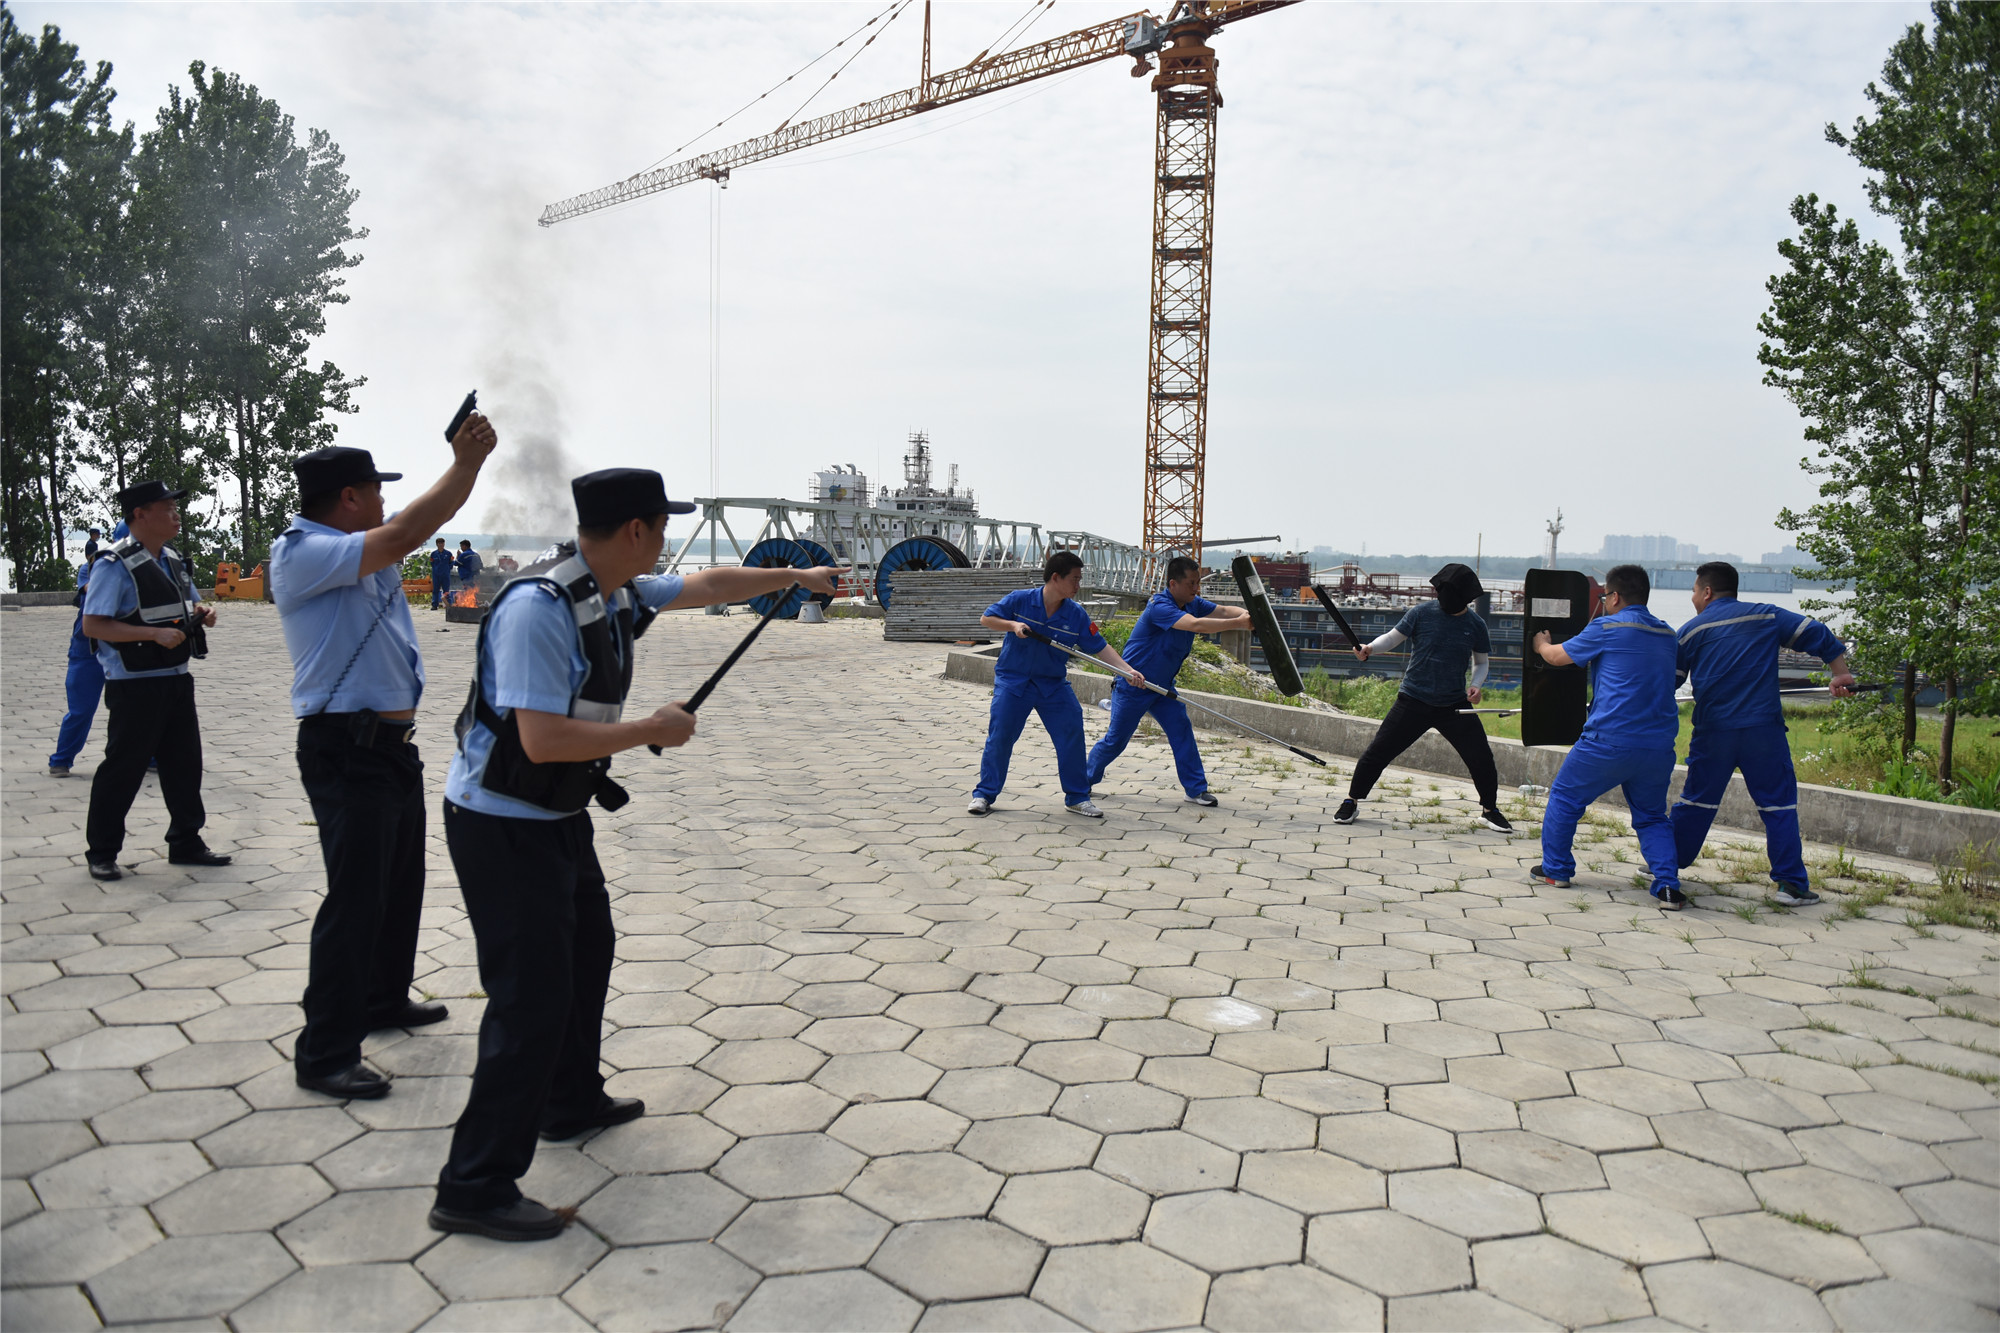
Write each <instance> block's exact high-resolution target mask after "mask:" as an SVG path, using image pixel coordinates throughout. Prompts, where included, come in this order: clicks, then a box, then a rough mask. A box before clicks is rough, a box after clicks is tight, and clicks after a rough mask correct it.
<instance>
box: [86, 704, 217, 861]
mask: <svg viewBox="0 0 2000 1333" xmlns="http://www.w3.org/2000/svg"><path fill="white" fill-rule="evenodd" d="M104 705H105V709H106V710H107V712H108V713H109V714H110V716H109V718H108V719H107V720H106V722H105V724H104V762H103V763H101V764H99V765H98V766H97V773H96V775H95V776H93V777H92V778H91V780H90V818H89V822H88V823H87V824H86V825H85V829H84V847H85V848H86V852H87V855H88V857H89V859H90V860H92V861H99V862H102V861H110V860H115V859H116V858H117V856H118V853H120V852H122V851H124V850H125V816H126V815H128V814H130V813H131V812H132V802H133V800H134V799H135V798H136V797H137V796H138V795H139V788H140V787H141V786H142V785H143V784H144V783H145V781H146V766H147V765H148V764H150V763H152V762H153V760H154V759H156V758H157V759H158V760H159V761H160V795H161V796H162V797H164V798H165V800H166V802H167V817H168V823H167V847H168V848H169V850H174V849H178V850H183V851H196V850H199V849H200V848H201V847H202V846H203V845H204V844H203V843H202V840H201V826H202V825H203V824H206V823H207V822H208V812H207V811H206V810H204V809H203V808H202V804H201V719H200V718H199V717H197V716H196V715H195V710H194V677H193V676H190V675H177V676H141V677H140V678H139V679H137V680H107V681H105V682H104Z"/></svg>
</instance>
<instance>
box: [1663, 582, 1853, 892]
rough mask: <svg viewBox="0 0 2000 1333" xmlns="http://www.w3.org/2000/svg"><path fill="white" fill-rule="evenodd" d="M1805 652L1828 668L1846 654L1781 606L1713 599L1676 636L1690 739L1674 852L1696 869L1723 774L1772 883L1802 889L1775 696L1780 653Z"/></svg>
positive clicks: (1826, 633) (1787, 759) (1787, 752)
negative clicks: (1746, 812)
mask: <svg viewBox="0 0 2000 1333" xmlns="http://www.w3.org/2000/svg"><path fill="white" fill-rule="evenodd" d="M1780 648H1789V649H1791V650H1793V651H1795V652H1802V653H1811V654H1812V655H1813V656H1814V657H1817V658H1819V659H1820V660H1821V661H1824V662H1831V661H1833V660H1834V659H1835V658H1837V657H1840V656H1842V655H1843V654H1845V653H1846V652H1847V646H1846V645H1845V644H1843V643H1842V642H1841V641H1840V639H1839V638H1838V637H1837V636H1836V635H1835V634H1834V632H1833V631H1832V630H1830V629H1828V628H1827V627H1826V626H1825V625H1823V624H1821V623H1820V622H1819V621H1817V620H1814V619H1813V618H1812V617H1810V616H1802V615H1800V614H1799V613H1798V612H1796V611H1788V610H1786V609H1785V608H1784V607H1782V606H1768V605H1765V604H1763V603H1761V602H1739V601H1737V600H1736V599H1735V598H1734V597H1718V598H1716V599H1715V600H1714V601H1712V602H1710V603H1709V604H1708V607H1707V609H1705V610H1704V611H1703V612H1702V613H1701V614H1700V615H1698V616H1696V617H1695V618H1694V619H1693V620H1690V621H1688V622H1687V624H1685V625H1683V626H1681V629H1680V646H1679V649H1678V653H1677V659H1676V665H1677V666H1678V668H1679V670H1680V671H1681V672H1682V673H1683V674H1685V675H1686V676H1688V677H1689V679H1690V680H1692V682H1693V684H1694V735H1693V737H1692V738H1690V740H1689V742H1688V758H1687V770H1688V771H1687V781H1686V783H1684V784H1683V785H1682V787H1681V795H1680V799H1679V800H1678V801H1676V802H1675V803H1674V811H1673V819H1674V850H1675V854H1676V856H1677V858H1678V860H1679V861H1680V864H1681V865H1683V866H1690V865H1693V864H1694V861H1695V858H1696V857H1697V856H1699V855H1700V854H1701V844H1702V840H1703V839H1704V838H1706V837H1707V836H1708V829H1709V825H1711V824H1713V823H1714V822H1715V816H1716V812H1717V811H1718V810H1720V809H1721V808H1722V797H1723V794H1724V793H1725V792H1726V791H1728V790H1729V778H1730V775H1731V774H1732V773H1734V772H1736V771H1737V770H1738V769H1741V770H1742V772H1743V785H1744V786H1745V787H1746V788H1748V789H1749V792H1750V799H1751V800H1752V801H1753V802H1755V803H1756V806H1757V813H1758V814H1759V815H1760V816H1762V818H1763V820H1764V845H1765V850H1766V852H1767V854H1768V856H1769V858H1770V862H1771V878H1772V880H1773V881H1775V882H1776V883H1779V884H1784V885H1787V886H1790V887H1792V888H1799V889H1804V888H1808V887H1809V883H1808V877H1807V874H1806V865H1805V852H1804V848H1803V846H1802V845H1801V843H1800V839H1799V780H1798V775H1797V773H1796V772H1795V771H1794V770H1793V768H1792V750H1791V746H1790V745H1789V744H1788V743H1787V742H1786V740H1785V715H1784V707H1783V701H1782V700H1781V699H1780V698H1779V695H1778V650H1779V649H1780Z"/></svg>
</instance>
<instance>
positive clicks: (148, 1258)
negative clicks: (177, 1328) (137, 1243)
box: [86, 1233, 298, 1323]
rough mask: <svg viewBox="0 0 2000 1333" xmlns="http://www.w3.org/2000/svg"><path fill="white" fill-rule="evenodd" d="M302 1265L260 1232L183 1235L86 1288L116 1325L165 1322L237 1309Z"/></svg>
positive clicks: (110, 1270)
mask: <svg viewBox="0 0 2000 1333" xmlns="http://www.w3.org/2000/svg"><path fill="white" fill-rule="evenodd" d="M297 1267H298V1264H296V1263H295V1262H293V1259H292V1256H291V1255H289V1254H286V1253H285V1251H284V1247H282V1246H281V1245H279V1244H278V1242H277V1241H275V1240H273V1239H271V1237H269V1236H267V1235H263V1234H261V1233H252V1234H250V1235H240V1236H181V1237H176V1238H175V1239H173V1240H167V1241H162V1242H161V1243H160V1244H158V1245H155V1246H153V1247H152V1248H150V1249H148V1250H146V1251H145V1252H144V1253H142V1254H139V1255H135V1256H134V1257H132V1258H130V1259H127V1260H126V1261H125V1262H123V1263H121V1264H119V1265H117V1266H116V1267H114V1268H108V1269H106V1270H105V1271H103V1272H101V1273H99V1274H97V1275H96V1276H95V1277H93V1278H91V1279H90V1281H89V1282H88V1283H87V1284H86V1285H87V1286H88V1287H89V1289H90V1298H91V1301H92V1303H94V1304H95V1305H96V1306H97V1309H98V1311H99V1313H101V1314H102V1315H103V1316H104V1317H105V1318H106V1319H107V1320H109V1321H111V1322H113V1323H138V1322H139V1321H141V1320H145V1321H149V1322H164V1321H166V1320H170V1319H198V1318H200V1317H202V1316H204V1315H217V1314H221V1313H223V1312H224V1311H226V1310H233V1309H235V1308H236V1307H237V1306H239V1305H241V1304H243V1303H244V1302H245V1301H247V1300H249V1299H250V1298H251V1297H252V1296H255V1295H256V1294H257V1293H258V1292H260V1291H263V1290H264V1289H265V1288H267V1287H270V1286H272V1285H273V1284H275V1283H276V1282H278V1281H279V1280H280V1279H281V1278H283V1277H285V1276H286V1275H287V1274H289V1273H291V1272H292V1271H294V1270H295V1269H296V1268H297Z"/></svg>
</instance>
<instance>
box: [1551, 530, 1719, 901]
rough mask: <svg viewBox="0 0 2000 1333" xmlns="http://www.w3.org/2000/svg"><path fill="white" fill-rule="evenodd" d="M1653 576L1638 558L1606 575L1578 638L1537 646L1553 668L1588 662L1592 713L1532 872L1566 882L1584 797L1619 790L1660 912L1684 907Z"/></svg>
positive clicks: (1669, 680) (1665, 653) (1669, 704)
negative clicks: (1650, 606)
mask: <svg viewBox="0 0 2000 1333" xmlns="http://www.w3.org/2000/svg"><path fill="white" fill-rule="evenodd" d="M1651 594H1652V580H1651V579H1649V578H1648V577H1647V576H1646V571H1645V570H1644V569H1642V568H1640V567H1639V566H1638V565H1617V566H1614V567H1613V568H1612V569H1611V571H1610V572H1609V573H1607V574H1606V575H1605V576H1604V614H1603V615H1601V616H1599V617H1598V618H1597V619H1595V620H1593V621H1591V622H1590V624H1588V625H1586V626H1585V627H1584V628H1583V630H1582V631H1581V632H1580V633H1578V634H1576V635H1575V636H1574V637H1572V638H1570V639H1567V640H1565V641H1564V642H1562V643H1551V642H1550V641H1549V633H1548V631H1547V630H1543V631H1542V632H1541V633H1539V634H1537V635H1535V639H1534V649H1535V651H1536V652H1537V653H1539V654H1540V655H1541V658H1542V660H1543V661H1544V662H1547V663H1548V664H1549V665H1550V666H1568V665H1570V664H1571V663H1577V664H1579V665H1582V666H1586V667H1588V668H1589V669H1590V686H1591V699H1590V716H1589V717H1588V718H1587V719H1586V720H1585V722H1584V724H1583V736H1582V738H1581V739H1580V740H1578V741H1577V743H1576V744H1575V745H1573V746H1571V747H1570V752H1569V754H1568V755H1566V756H1564V758H1563V765H1562V770H1561V771H1560V772H1558V773H1557V774H1556V780H1555V781H1554V782H1553V783H1552V784H1550V786H1549V801H1548V808H1547V809H1546V810H1544V811H1543V812H1542V860H1541V864H1540V865H1537V866H1536V867H1535V868H1534V869H1533V870H1532V871H1530V872H1529V878H1531V879H1533V880H1536V881H1538V882H1539V883H1543V884H1552V885H1555V886H1556V887H1557V888H1567V887H1568V886H1569V882H1570V876H1571V875H1573V874H1575V873H1576V857H1575V854H1574V851H1573V844H1574V842H1575V839H1576V826H1577V822H1578V821H1579V820H1581V819H1582V818H1583V812H1584V810H1585V809H1587V808H1588V807H1589V805H1590V803H1591V802H1592V801H1594V800H1596V799H1597V798H1598V797H1600V796H1602V795H1603V794H1604V793H1605V792H1608V791H1610V790H1611V789H1612V788H1613V787H1621V788H1623V789H1624V792H1625V804H1626V807H1627V808H1628V809H1629V810H1630V811H1631V812H1632V831H1633V832H1634V833H1636V834H1638V835H1639V852H1640V855H1642V856H1644V857H1645V858H1646V866H1647V868H1648V869H1649V870H1651V871H1652V872H1653V900H1654V901H1655V902H1656V903H1657V904H1659V906H1660V908H1661V909H1662V910H1664V911H1669V912H1678V911H1680V910H1681V909H1682V908H1683V907H1686V906H1687V895H1685V894H1684V893H1682V892H1681V884H1680V863H1679V862H1678V861H1677V860H1676V858H1675V856H1674V833H1673V824H1672V822H1671V821H1670V820H1669V819H1668V818H1667V785H1668V783H1669V782H1670V781H1671V780H1672V779H1673V775H1674V738H1675V737H1676V736H1677V735H1678V734H1679V732H1680V709H1679V708H1678V707H1677V706H1676V705H1675V703H1674V655H1675V647H1676V645H1675V641H1674V631H1673V627H1672V626H1670V625H1668V624H1667V623H1666V622H1665V621H1664V620H1661V619H1660V618H1659V617H1658V616H1656V615H1654V614H1653V613H1652V612H1651V611H1649V610H1647V609H1646V602H1647V600H1648V598H1649V597H1650V596H1651Z"/></svg>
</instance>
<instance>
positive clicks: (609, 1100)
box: [542, 1097, 646, 1143]
mask: <svg viewBox="0 0 2000 1333" xmlns="http://www.w3.org/2000/svg"><path fill="white" fill-rule="evenodd" d="M644 1114H646V1103H644V1102H642V1101H640V1100H639V1099H638V1098H637V1097H606V1098H605V1099H604V1104H603V1105H602V1106H600V1107H598V1108H597V1114H595V1115H591V1116H586V1117H584V1118H583V1119H582V1120H564V1121H558V1122H556V1123H555V1124H551V1125H545V1126H543V1127H542V1137H543V1138H545V1139H547V1140H548V1141H549V1142H551V1143H555V1142H558V1141H560V1140H562V1139H573V1138H575V1137H576V1136H577V1135H579V1134H585V1133H588V1132H589V1131H591V1130H593V1129H603V1128H605V1127H607V1126H609V1125H622V1124H624V1123H625V1122H626V1121H627V1120H637V1119H638V1118H639V1117H640V1116H642V1115H644Z"/></svg>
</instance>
